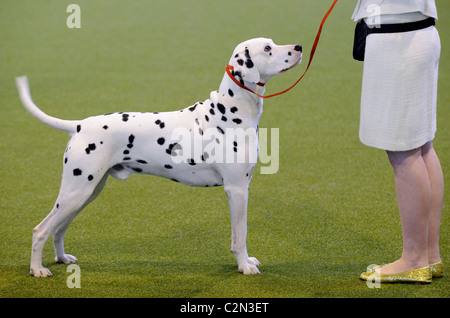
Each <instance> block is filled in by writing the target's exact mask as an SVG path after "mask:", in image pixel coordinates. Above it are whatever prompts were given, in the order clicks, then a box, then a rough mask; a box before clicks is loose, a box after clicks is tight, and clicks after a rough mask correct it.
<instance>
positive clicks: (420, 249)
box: [380, 148, 431, 274]
mask: <svg viewBox="0 0 450 318" xmlns="http://www.w3.org/2000/svg"><path fill="white" fill-rule="evenodd" d="M388 157H389V161H390V162H391V165H392V167H393V168H394V174H395V188H396V192H397V200H398V207H399V213H400V220H401V224H402V235H403V252H402V256H401V258H400V259H399V260H397V261H395V262H393V263H390V264H388V265H385V266H383V267H382V268H381V269H380V273H381V274H395V273H402V272H405V271H409V270H412V269H416V268H421V267H425V266H428V265H429V264H428V223H429V215H430V206H431V185H430V178H429V175H428V170H427V166H426V164H425V161H424V159H423V158H422V149H421V148H419V149H415V150H411V151H403V152H391V151H388Z"/></svg>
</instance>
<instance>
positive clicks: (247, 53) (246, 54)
mask: <svg viewBox="0 0 450 318" xmlns="http://www.w3.org/2000/svg"><path fill="white" fill-rule="evenodd" d="M245 57H246V58H248V59H249V58H250V51H249V50H248V48H245Z"/></svg>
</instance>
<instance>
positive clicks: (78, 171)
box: [73, 168, 83, 176]
mask: <svg viewBox="0 0 450 318" xmlns="http://www.w3.org/2000/svg"><path fill="white" fill-rule="evenodd" d="M82 173H83V172H82V171H81V170H80V169H78V168H77V169H73V175H74V176H81V174H82Z"/></svg>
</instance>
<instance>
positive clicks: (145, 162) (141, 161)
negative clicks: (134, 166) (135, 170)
mask: <svg viewBox="0 0 450 318" xmlns="http://www.w3.org/2000/svg"><path fill="white" fill-rule="evenodd" d="M136 161H137V162H139V163H142V164H143V165H146V164H148V163H147V161H145V160H141V159H139V160H136Z"/></svg>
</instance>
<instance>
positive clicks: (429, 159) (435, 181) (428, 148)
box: [422, 141, 444, 264]
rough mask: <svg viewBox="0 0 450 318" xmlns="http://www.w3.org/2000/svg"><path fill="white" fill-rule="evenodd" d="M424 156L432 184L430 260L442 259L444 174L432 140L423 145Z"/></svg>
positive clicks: (429, 235) (431, 261)
mask: <svg viewBox="0 0 450 318" xmlns="http://www.w3.org/2000/svg"><path fill="white" fill-rule="evenodd" d="M422 158H423V160H424V162H425V165H426V166H427V170H428V176H429V180H430V184H431V207H430V218H429V223H428V262H429V263H430V264H434V263H437V262H440V261H441V257H440V254H439V229H440V224H441V212H442V202H443V200H444V176H443V174H442V168H441V164H440V163H439V158H438V156H437V154H436V152H435V150H434V148H433V143H432V142H431V141H430V142H429V143H427V144H426V145H424V146H423V147H422Z"/></svg>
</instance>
